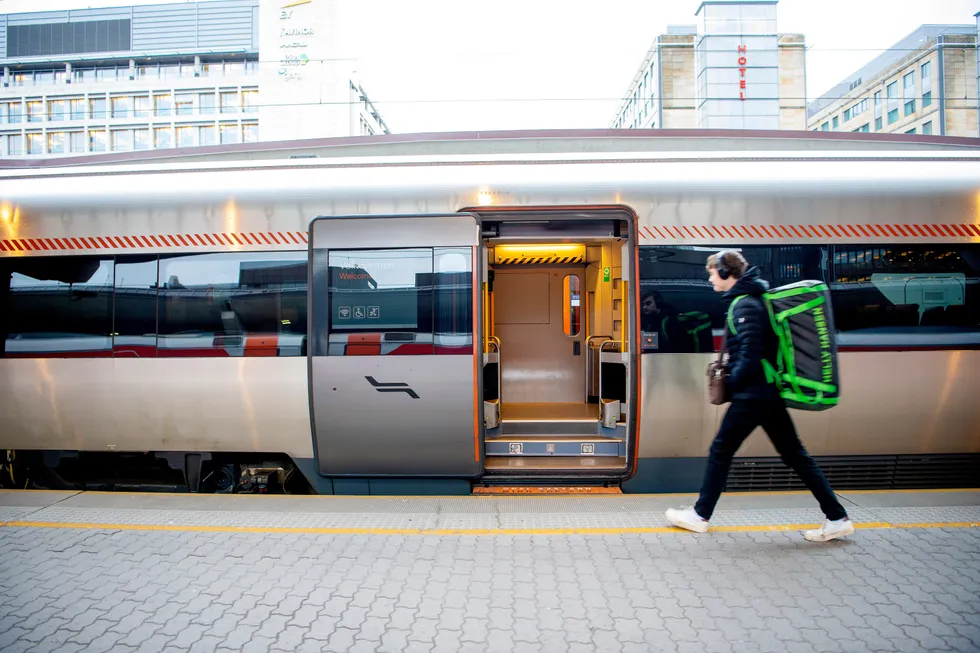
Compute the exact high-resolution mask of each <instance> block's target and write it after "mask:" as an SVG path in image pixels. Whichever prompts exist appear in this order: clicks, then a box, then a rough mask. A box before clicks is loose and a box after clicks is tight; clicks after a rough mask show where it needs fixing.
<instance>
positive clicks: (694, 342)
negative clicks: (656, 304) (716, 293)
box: [660, 311, 713, 354]
mask: <svg viewBox="0 0 980 653" xmlns="http://www.w3.org/2000/svg"><path fill="white" fill-rule="evenodd" d="M670 319H671V318H664V320H663V322H661V324H660V328H661V331H662V332H663V333H664V335H665V336H666V338H667V340H668V342H670V340H671V337H670V335H669V333H670V331H669V330H668V322H669V321H670ZM674 319H676V320H677V327H678V329H679V330H680V334H683V337H684V338H685V339H686V342H685V343H674V344H675V346H681V347H684V348H683V349H680V350H679V351H684V352H686V351H688V347H689V348H690V351H691V352H693V353H695V354H700V353H702V352H706V351H707V352H710V351H711V350H712V348H713V341H712V338H711V316H710V315H708V314H707V313H704V312H702V311H687V312H684V313H678V314H677V315H676V316H675V318H674ZM680 334H678V335H680ZM685 345H687V347H685Z"/></svg>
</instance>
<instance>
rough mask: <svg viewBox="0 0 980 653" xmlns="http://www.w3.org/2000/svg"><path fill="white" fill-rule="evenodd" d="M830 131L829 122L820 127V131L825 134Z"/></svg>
mask: <svg viewBox="0 0 980 653" xmlns="http://www.w3.org/2000/svg"><path fill="white" fill-rule="evenodd" d="M829 130H830V123H829V122H825V123H824V124H822V125H820V131H822V132H825V131H829Z"/></svg>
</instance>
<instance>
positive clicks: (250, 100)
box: [242, 91, 259, 113]
mask: <svg viewBox="0 0 980 653" xmlns="http://www.w3.org/2000/svg"><path fill="white" fill-rule="evenodd" d="M258 110H259V92H258V91H242V111H244V112H245V113H255V112H257V111H258Z"/></svg>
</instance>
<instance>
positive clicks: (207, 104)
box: [198, 93, 214, 116]
mask: <svg viewBox="0 0 980 653" xmlns="http://www.w3.org/2000/svg"><path fill="white" fill-rule="evenodd" d="M198 101H199V103H200V104H199V106H200V112H201V115H205V116H209V115H211V114H213V113H214V93H201V94H200V95H199V96H198Z"/></svg>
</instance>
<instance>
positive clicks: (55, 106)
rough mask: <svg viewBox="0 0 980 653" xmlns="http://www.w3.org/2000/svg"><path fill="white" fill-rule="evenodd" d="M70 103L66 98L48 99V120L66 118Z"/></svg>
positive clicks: (58, 120) (55, 120)
mask: <svg viewBox="0 0 980 653" xmlns="http://www.w3.org/2000/svg"><path fill="white" fill-rule="evenodd" d="M67 109H68V103H67V102H65V101H64V100H48V120H50V121H52V122H60V121H62V120H65V119H66V115H67V114H66V111H67Z"/></svg>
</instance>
